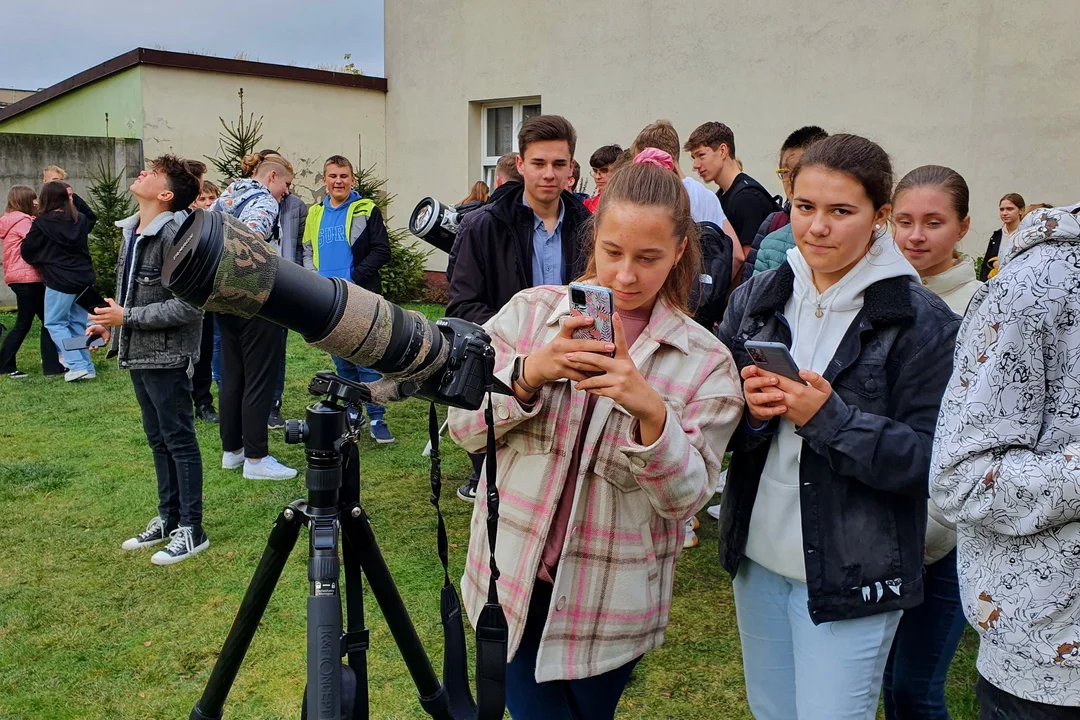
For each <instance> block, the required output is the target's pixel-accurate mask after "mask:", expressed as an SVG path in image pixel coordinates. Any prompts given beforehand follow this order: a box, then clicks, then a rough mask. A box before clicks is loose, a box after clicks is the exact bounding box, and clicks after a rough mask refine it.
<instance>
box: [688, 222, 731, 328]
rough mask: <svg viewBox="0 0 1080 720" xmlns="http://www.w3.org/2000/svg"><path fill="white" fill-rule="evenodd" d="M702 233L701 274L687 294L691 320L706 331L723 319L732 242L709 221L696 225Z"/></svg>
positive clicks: (729, 273) (729, 282)
mask: <svg viewBox="0 0 1080 720" xmlns="http://www.w3.org/2000/svg"><path fill="white" fill-rule="evenodd" d="M698 228H699V230H700V231H701V264H702V270H701V275H700V276H699V277H698V279H697V281H696V282H695V283H694V288H693V290H692V291H691V293H690V309H691V310H692V311H693V313H694V320H695V321H697V323H698V324H700V325H701V326H703V327H704V328H705V329H706V330H708V331H709V332H712V330H713V327H714V326H715V325H716V323H718V322H720V320H721V319H722V318H723V317H724V311H725V310H726V309H727V298H728V292H729V291H730V290H731V263H732V259H733V257H734V249H733V247H734V246H733V241H732V239H731V238H729V237H728V236H727V234H726V233H724V231H723V230H721V229H720V228H719V227H717V226H716V225H715V224H714V223H711V222H701V223H698Z"/></svg>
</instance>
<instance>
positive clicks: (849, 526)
mask: <svg viewBox="0 0 1080 720" xmlns="http://www.w3.org/2000/svg"><path fill="white" fill-rule="evenodd" d="M792 174H793V178H792V183H793V198H792V212H791V226H792V233H793V236H794V239H795V244H796V247H795V248H792V249H791V250H789V251H788V253H787V261H786V262H785V263H783V264H782V265H780V266H779V267H777V268H775V269H774V270H771V271H769V272H767V273H763V274H761V275H758V276H755V277H754V278H753V279H752V280H751V281H750V283H749V284H745V285H743V286H742V287H740V288H739V289H738V290H737V291H736V292H735V294H734V295H733V296H732V299H731V303H730V305H729V307H728V312H727V315H726V316H725V318H724V322H723V324H722V326H721V329H720V339H721V341H722V342H724V343H725V344H726V345H728V347H729V348H730V349H731V351H732V354H733V356H734V358H735V361H736V364H737V365H738V366H739V367H740V368H741V374H742V377H743V381H744V385H743V388H744V394H745V398H746V403H747V411H746V413H745V415H744V424H743V426H742V428H741V430H740V431H739V432H737V433H736V436H735V437H734V438H733V440H732V445H731V449H732V450H733V451H734V452H733V455H732V460H731V466H730V468H729V471H728V483H727V486H726V487H725V489H724V496H723V502H722V503H721V517H720V557H721V562H722V563H723V564H724V566H725V568H726V569H727V570H728V571H729V572H731V573H732V574H733V575H734V580H733V589H734V595H735V607H736V614H737V618H738V623H739V633H740V636H741V639H742V651H743V668H744V673H745V675H746V688H747V698H748V700H749V702H750V709H751V711H752V712H753V713H754V717H755V718H757V720H792V719H796V720H873V719H874V718H875V716H876V714H877V707H878V698H879V695H880V688H881V681H882V675H883V673H884V670H885V664H886V661H887V659H888V656H889V650H890V648H891V646H892V640H893V634H894V633H895V632H896V628H897V625H898V624H899V622H900V616H901V614H902V612H903V611H905V610H907V609H910V608H912V607H916V606H917V605H919V604H920V603H921V602H922V600H923V580H922V578H923V567H922V556H923V540H924V534H925V526H926V495H927V477H928V473H929V464H930V449H931V444H932V439H933V429H934V423H935V421H936V417H937V411H938V408H939V406H940V403H941V395H942V393H943V391H944V388H945V383H946V382H947V381H948V377H949V372H950V370H951V367H952V363H951V358H952V350H953V343H954V340H955V335H956V330H957V326H958V324H959V320H958V318H957V317H956V316H955V315H954V314H953V313H952V312H950V311H949V309H948V307H946V306H945V304H944V303H942V302H941V301H940V300H939V299H937V298H936V297H934V296H933V294H932V293H930V292H929V291H927V290H926V289H925V288H924V287H923V286H922V283H921V282H920V281H919V276H918V274H917V273H916V272H915V270H914V268H912V267H911V264H910V263H909V262H908V261H907V260H906V259H905V258H904V256H903V255H902V254H901V253H900V251H899V250H898V249H897V247H896V244H895V243H894V242H893V239H892V237H890V236H889V234H888V220H889V215H890V201H891V195H892V166H891V163H890V161H889V158H888V155H886V154H885V152H884V151H883V150H882V149H881V148H880V147H879V146H878V145H876V144H875V143H873V142H871V141H869V140H866V139H865V138H860V137H857V136H853V135H834V136H832V137H830V138H827V139H824V140H821V141H819V142H818V143H815V144H814V145H813V146H811V147H810V149H809V150H808V151H807V153H806V155H805V156H804V158H803V160H802V161H801V162H800V164H799V165H798V167H796V168H795V169H794V171H793V173H792ZM750 340H756V341H767V342H779V343H784V344H785V345H787V346H788V347H789V348H790V350H791V355H792V357H793V359H794V361H795V363H796V364H797V365H798V367H799V368H800V373H799V377H800V378H801V381H797V380H791V379H788V378H785V377H781V376H779V375H775V374H773V373H770V372H766V371H764V370H762V369H759V368H757V367H756V366H755V365H754V364H752V362H751V358H750V355H749V353H748V352H747V350H746V343H747V342H748V341H750Z"/></svg>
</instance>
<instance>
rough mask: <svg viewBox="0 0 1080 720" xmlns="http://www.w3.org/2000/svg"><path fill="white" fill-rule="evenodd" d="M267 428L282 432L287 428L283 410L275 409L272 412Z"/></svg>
mask: <svg viewBox="0 0 1080 720" xmlns="http://www.w3.org/2000/svg"><path fill="white" fill-rule="evenodd" d="M266 427H268V428H270V429H271V430H280V429H282V428H283V427H285V418H283V417H281V410H279V409H278V408H274V409H273V410H271V411H270V417H269V418H268V419H267V421H266Z"/></svg>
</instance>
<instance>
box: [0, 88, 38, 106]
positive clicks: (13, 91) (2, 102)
mask: <svg viewBox="0 0 1080 720" xmlns="http://www.w3.org/2000/svg"><path fill="white" fill-rule="evenodd" d="M36 92H37V90H19V89H17V88H0V108H3V107H7V106H8V105H11V104H13V103H17V102H19V101H20V100H22V99H23V98H28V97H30V96H31V95H33V94H34V93H36Z"/></svg>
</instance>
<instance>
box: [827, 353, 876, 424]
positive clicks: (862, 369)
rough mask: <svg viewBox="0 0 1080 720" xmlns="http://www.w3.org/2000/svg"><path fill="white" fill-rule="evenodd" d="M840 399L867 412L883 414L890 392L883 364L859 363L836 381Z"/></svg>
mask: <svg viewBox="0 0 1080 720" xmlns="http://www.w3.org/2000/svg"><path fill="white" fill-rule="evenodd" d="M835 386H836V389H837V392H838V393H839V394H840V397H841V398H843V399H844V400H845V401H847V402H848V403H850V404H852V405H854V406H855V407H857V408H859V409H860V410H863V411H865V412H872V413H878V414H880V413H882V412H883V411H884V410H885V398H886V394H887V392H888V389H889V387H888V376H887V375H886V372H885V366H884V364H882V363H859V364H856V365H855V366H853V367H851V368H848V369H847V370H846V371H845V372H844V373H843V374H841V375H840V377H838V378H837V379H836V382H835Z"/></svg>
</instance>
